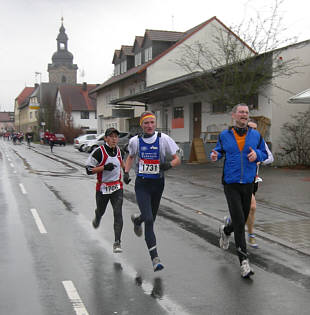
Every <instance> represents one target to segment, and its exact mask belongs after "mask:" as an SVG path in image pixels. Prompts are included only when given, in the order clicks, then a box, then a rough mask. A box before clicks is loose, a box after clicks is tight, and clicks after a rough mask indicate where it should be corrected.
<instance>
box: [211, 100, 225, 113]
mask: <svg viewBox="0 0 310 315" xmlns="http://www.w3.org/2000/svg"><path fill="white" fill-rule="evenodd" d="M225 112H226V102H225V101H224V100H215V101H213V102H212V113H225Z"/></svg>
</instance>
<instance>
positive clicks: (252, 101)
mask: <svg viewBox="0 0 310 315" xmlns="http://www.w3.org/2000/svg"><path fill="white" fill-rule="evenodd" d="M247 104H249V109H250V110H251V109H258V94H254V95H252V96H250V97H249V98H248V102H247Z"/></svg>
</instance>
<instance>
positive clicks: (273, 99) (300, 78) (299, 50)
mask: <svg viewBox="0 0 310 315" xmlns="http://www.w3.org/2000/svg"><path fill="white" fill-rule="evenodd" d="M281 56H282V57H283V60H289V59H290V58H294V57H298V58H299V60H300V63H301V65H304V66H302V67H300V68H298V69H297V70H298V72H299V73H296V74H294V75H292V76H290V77H285V78H278V79H276V80H274V84H273V88H272V90H271V91H270V94H269V97H270V103H271V106H272V125H271V140H272V149H273V152H279V151H280V148H281V136H282V131H281V127H282V126H283V124H284V123H285V122H288V121H291V115H294V114H297V113H298V112H305V111H307V110H309V109H310V105H309V104H291V103H288V99H289V98H290V97H292V96H294V95H296V94H298V93H300V92H302V91H304V90H306V89H309V87H310V67H309V65H310V43H307V44H300V45H294V46H291V47H289V48H287V49H285V50H283V51H282V53H281ZM275 86H277V87H278V88H277V87H275Z"/></svg>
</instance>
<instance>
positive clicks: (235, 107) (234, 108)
mask: <svg viewBox="0 0 310 315" xmlns="http://www.w3.org/2000/svg"><path fill="white" fill-rule="evenodd" d="M239 106H246V107H247V108H249V105H247V104H245V103H240V104H237V105H235V106H234V107H233V108H232V110H231V111H232V113H236V112H237V109H238V107H239Z"/></svg>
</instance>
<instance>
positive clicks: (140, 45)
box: [133, 36, 144, 48]
mask: <svg viewBox="0 0 310 315" xmlns="http://www.w3.org/2000/svg"><path fill="white" fill-rule="evenodd" d="M143 40H144V37H143V36H136V38H135V42H134V44H133V47H135V45H136V43H137V45H138V46H139V48H141V47H142V43H143Z"/></svg>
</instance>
